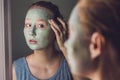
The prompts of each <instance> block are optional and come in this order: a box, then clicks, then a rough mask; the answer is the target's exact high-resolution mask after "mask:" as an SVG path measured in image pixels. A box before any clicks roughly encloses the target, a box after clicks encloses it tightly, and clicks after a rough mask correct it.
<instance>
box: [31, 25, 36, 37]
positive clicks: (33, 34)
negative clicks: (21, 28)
mask: <svg viewBox="0 0 120 80" xmlns="http://www.w3.org/2000/svg"><path fill="white" fill-rule="evenodd" d="M30 35H32V36H36V28H35V27H33V28H32V30H31V31H30Z"/></svg>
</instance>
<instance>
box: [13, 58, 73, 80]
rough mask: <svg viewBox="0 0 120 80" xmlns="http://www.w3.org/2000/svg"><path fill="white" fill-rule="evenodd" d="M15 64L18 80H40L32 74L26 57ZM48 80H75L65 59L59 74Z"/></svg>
mask: <svg viewBox="0 0 120 80" xmlns="http://www.w3.org/2000/svg"><path fill="white" fill-rule="evenodd" d="M13 64H14V66H15V71H16V76H17V80H38V79H36V78H35V77H34V76H33V75H32V74H31V73H30V70H29V68H28V64H27V61H26V59H25V57H22V58H19V59H18V60H16V61H14V63H13ZM41 80H43V79H41ZM47 80H73V79H72V75H71V73H70V70H69V67H68V64H67V62H66V60H65V58H62V61H61V64H60V67H59V69H58V71H57V73H56V74H55V75H54V76H52V77H51V78H49V79H47Z"/></svg>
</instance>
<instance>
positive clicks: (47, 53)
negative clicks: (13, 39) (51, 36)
mask: <svg viewBox="0 0 120 80" xmlns="http://www.w3.org/2000/svg"><path fill="white" fill-rule="evenodd" d="M28 57H29V58H28V60H32V62H33V61H34V63H36V64H38V65H50V64H52V63H53V62H54V61H55V60H56V59H60V56H59V54H58V53H57V51H56V50H55V49H54V48H53V47H48V48H47V49H42V50H34V53H33V54H31V55H30V56H28ZM30 62H31V61H30Z"/></svg>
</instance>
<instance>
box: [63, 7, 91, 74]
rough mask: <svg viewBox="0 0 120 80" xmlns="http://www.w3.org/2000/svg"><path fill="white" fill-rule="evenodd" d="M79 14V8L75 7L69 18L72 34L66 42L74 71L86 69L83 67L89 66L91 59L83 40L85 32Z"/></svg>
mask: <svg viewBox="0 0 120 80" xmlns="http://www.w3.org/2000/svg"><path fill="white" fill-rule="evenodd" d="M79 14H80V11H79V9H78V8H77V7H75V8H74V10H73V11H72V14H71V16H70V19H69V30H70V32H69V34H70V35H69V38H68V40H67V41H66V42H65V46H66V48H67V53H68V58H69V60H70V62H71V64H72V66H73V67H72V71H73V72H78V71H82V70H85V69H83V68H85V67H87V66H88V65H89V61H90V60H89V59H90V58H89V55H88V50H87V48H86V47H85V46H84V43H83V41H82V39H83V37H84V33H85V32H84V31H83V27H82V25H81V24H80V20H79Z"/></svg>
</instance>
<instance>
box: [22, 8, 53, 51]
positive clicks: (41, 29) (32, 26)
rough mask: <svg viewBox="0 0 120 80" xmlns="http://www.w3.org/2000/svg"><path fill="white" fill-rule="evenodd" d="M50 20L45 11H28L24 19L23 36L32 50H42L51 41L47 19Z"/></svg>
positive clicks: (50, 31) (51, 32)
mask: <svg viewBox="0 0 120 80" xmlns="http://www.w3.org/2000/svg"><path fill="white" fill-rule="evenodd" d="M50 18H52V14H50V13H49V12H48V11H46V9H44V8H43V9H42V8H40V9H30V10H29V11H28V12H27V14H26V18H25V27H24V36H25V39H26V42H27V45H28V46H29V47H30V49H32V50H36V49H44V48H46V47H47V46H49V44H50V43H51V42H52V41H53V39H54V36H53V34H54V33H53V31H52V29H51V28H50V24H49V23H48V19H50Z"/></svg>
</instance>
